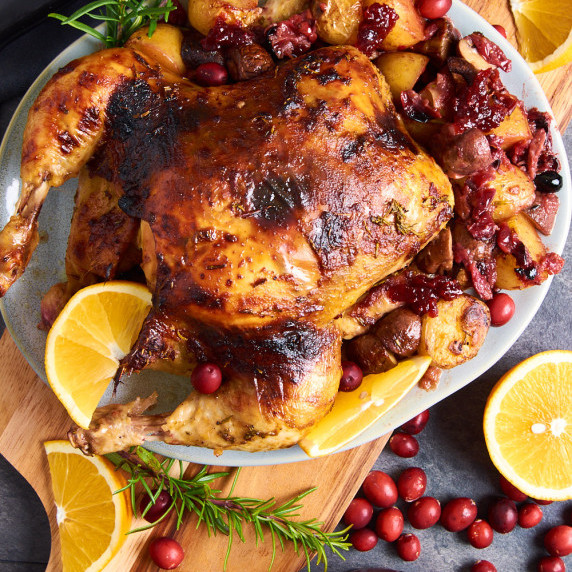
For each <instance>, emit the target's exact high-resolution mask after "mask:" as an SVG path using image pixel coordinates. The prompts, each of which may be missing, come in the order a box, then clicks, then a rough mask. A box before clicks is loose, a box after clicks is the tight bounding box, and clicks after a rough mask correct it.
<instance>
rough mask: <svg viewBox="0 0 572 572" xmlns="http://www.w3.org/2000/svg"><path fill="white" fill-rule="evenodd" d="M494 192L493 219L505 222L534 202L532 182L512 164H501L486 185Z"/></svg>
mask: <svg viewBox="0 0 572 572" xmlns="http://www.w3.org/2000/svg"><path fill="white" fill-rule="evenodd" d="M488 185H489V186H491V187H493V188H494V189H495V191H496V193H495V197H494V199H493V219H494V221H495V222H500V221H503V220H506V219H508V218H510V217H512V216H514V215H516V214H518V213H519V212H520V211H522V210H524V209H526V208H528V207H529V206H531V205H532V203H533V202H534V197H535V190H534V182H533V181H532V180H531V179H530V177H529V176H528V175H527V174H526V173H524V172H523V171H521V170H520V169H519V168H518V167H515V166H514V165H513V164H512V163H509V162H508V161H507V162H503V163H502V164H501V165H500V167H499V168H498V169H497V171H496V173H495V178H494V179H493V180H492V181H490V182H489V183H488Z"/></svg>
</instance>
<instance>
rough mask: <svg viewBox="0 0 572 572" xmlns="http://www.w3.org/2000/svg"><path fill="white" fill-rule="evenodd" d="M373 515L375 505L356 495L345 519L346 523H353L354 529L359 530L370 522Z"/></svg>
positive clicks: (345, 514)
mask: <svg viewBox="0 0 572 572" xmlns="http://www.w3.org/2000/svg"><path fill="white" fill-rule="evenodd" d="M372 516H373V507H372V506H371V503H370V502H369V501H367V500H366V499H362V498H360V497H356V498H355V499H353V500H352V502H351V503H350V504H349V506H348V508H347V509H346V512H345V513H344V516H343V519H344V522H345V523H346V525H348V526H349V525H350V524H351V525H352V526H353V529H354V530H359V529H360V528H363V527H364V526H367V525H368V524H369V521H370V520H371V517H372Z"/></svg>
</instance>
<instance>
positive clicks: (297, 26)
mask: <svg viewBox="0 0 572 572" xmlns="http://www.w3.org/2000/svg"><path fill="white" fill-rule="evenodd" d="M266 38H267V39H268V42H269V44H270V45H271V46H272V51H273V52H274V54H275V56H276V57H277V58H278V59H283V58H295V57H297V56H300V55H302V54H304V53H306V52H307V51H308V50H309V49H310V48H311V47H312V44H313V43H314V42H315V41H316V40H317V39H318V33H317V31H316V20H315V19H314V17H313V16H312V13H311V12H310V10H306V11H305V12H302V13H300V14H294V15H293V16H291V17H290V18H288V19H287V20H284V21H282V22H280V23H278V24H274V25H273V26H271V27H270V28H269V29H268V30H267V31H266Z"/></svg>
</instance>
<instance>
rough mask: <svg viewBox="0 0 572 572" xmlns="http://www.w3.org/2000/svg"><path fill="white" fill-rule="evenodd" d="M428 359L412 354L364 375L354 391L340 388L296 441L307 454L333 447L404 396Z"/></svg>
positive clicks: (364, 428) (416, 380) (313, 455)
mask: <svg viewBox="0 0 572 572" xmlns="http://www.w3.org/2000/svg"><path fill="white" fill-rule="evenodd" d="M430 363H431V358H428V357H414V358H411V359H408V360H405V361H402V362H401V363H399V364H397V365H396V366H395V367H394V368H392V369H390V370H389V371H386V372H383V373H377V374H372V375H367V376H366V377H364V379H363V382H362V384H361V385H360V386H359V387H358V388H357V389H356V390H354V391H348V392H343V391H340V392H339V393H338V394H337V396H336V400H335V401H334V406H333V407H332V410H331V411H330V412H329V413H328V414H327V415H326V416H325V417H324V418H323V419H321V420H320V421H319V422H318V423H317V424H316V425H315V426H314V427H313V428H312V430H311V431H310V432H309V433H308V434H307V435H306V436H305V437H304V438H303V439H302V440H301V441H300V442H299V443H298V444H299V445H300V447H301V448H302V450H303V451H304V452H305V453H306V454H307V455H308V456H310V457H320V456H322V455H327V454H329V453H333V452H335V451H337V450H338V449H340V448H341V447H343V446H344V445H346V444H347V443H349V442H350V441H351V440H352V439H355V438H356V437H357V436H358V435H360V434H361V433H363V432H364V431H365V430H366V429H367V428H368V427H370V426H371V425H373V424H374V423H375V422H377V421H378V420H379V419H380V417H381V416H382V415H384V414H385V413H387V412H388V411H389V410H390V409H391V408H392V407H393V406H394V405H396V404H397V403H398V402H399V401H400V400H401V399H402V398H403V397H405V395H406V394H407V393H408V392H409V391H410V390H411V388H412V387H414V386H415V384H416V383H417V382H418V381H419V380H420V379H421V377H422V376H423V374H424V373H425V371H426V370H427V368H428V367H429V364H430Z"/></svg>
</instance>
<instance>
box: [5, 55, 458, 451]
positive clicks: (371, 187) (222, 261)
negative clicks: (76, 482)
mask: <svg viewBox="0 0 572 572" xmlns="http://www.w3.org/2000/svg"><path fill="white" fill-rule="evenodd" d="M82 167H84V171H83V173H82V177H81V179H80V187H82V188H81V189H80V193H79V196H78V203H77V205H76V214H75V215H74V223H73V225H72V235H71V236H70V243H69V245H68V257H67V261H66V264H67V269H68V275H69V277H70V280H71V281H74V280H75V283H74V284H75V285H74V286H71V287H69V289H70V290H73V289H75V288H77V287H79V286H80V285H81V283H82V281H87V282H89V281H93V280H94V279H105V278H109V277H113V276H114V275H115V274H116V272H117V271H118V269H119V268H120V267H121V266H122V265H123V266H129V264H133V262H134V261H135V260H136V259H137V256H134V254H133V246H134V245H133V236H134V229H137V230H138V231H139V244H140V245H141V247H142V253H141V258H142V267H143V269H144V271H145V274H146V277H147V282H148V285H149V287H150V288H151V290H152V292H153V308H152V310H151V312H150V314H149V316H148V318H147V320H146V322H145V323H144V325H143V328H142V330H141V334H140V336H139V339H138V341H137V342H136V344H135V346H134V347H133V349H132V351H131V353H130V354H129V355H128V356H126V358H125V359H124V360H123V362H122V364H121V366H120V371H119V372H118V377H119V376H121V375H122V374H123V373H131V372H134V371H140V370H141V369H143V368H145V367H151V366H154V367H159V368H161V367H164V365H165V364H166V363H168V362H169V361H174V362H175V363H176V364H177V367H178V369H179V370H180V371H184V370H185V369H189V368H190V367H191V366H192V364H193V363H194V362H196V361H214V362H216V363H218V364H220V366H221V369H222V371H223V374H224V381H223V385H222V386H221V388H220V389H219V390H218V391H217V392H216V393H215V394H212V395H201V394H198V393H192V394H191V395H190V396H189V398H188V399H187V400H186V401H185V402H184V403H183V404H181V405H180V406H179V408H178V409H177V410H176V411H175V412H174V413H173V414H171V415H170V416H166V415H165V416H160V417H157V416H147V417H142V416H141V415H140V414H141V410H142V408H144V407H145V405H143V406H141V405H140V404H139V405H137V406H136V407H135V409H133V407H134V406H108V408H106V409H105V410H102V411H98V412H96V415H95V416H94V421H93V422H92V426H91V428H90V430H88V431H84V430H82V429H76V430H75V431H74V432H72V434H71V439H72V442H74V443H75V444H76V445H77V446H81V447H82V449H83V450H84V451H85V452H88V453H93V452H96V453H104V452H108V451H112V450H117V449H122V448H125V447H128V446H130V445H132V444H137V443H140V442H142V441H144V440H145V439H147V438H149V439H157V438H160V439H163V440H165V441H167V442H171V443H178V444H188V445H199V446H205V447H212V448H234V449H242V450H251V451H253V450H265V449H274V448H279V447H287V446H290V445H292V444H294V443H296V442H297V441H298V440H299V439H300V438H301V436H303V435H304V434H305V433H306V432H307V431H308V430H309V428H310V427H311V426H312V425H313V424H314V423H315V422H317V421H318V420H319V419H320V418H321V417H323V415H325V414H326V413H327V412H328V411H329V409H330V407H331V405H332V403H333V399H334V397H335V394H336V391H337V387H338V383H339V377H340V359H341V358H340V346H341V338H342V333H343V327H342V328H340V327H338V326H337V323H338V322H340V321H339V320H336V318H337V317H339V316H340V315H342V314H343V313H344V312H345V311H346V310H348V309H349V308H351V307H352V306H354V305H355V304H356V302H358V300H360V298H361V297H362V296H363V295H364V294H366V293H367V292H368V291H369V290H370V289H371V288H372V287H373V286H375V285H376V284H377V283H378V282H380V281H381V280H382V279H383V278H384V277H386V276H387V275H389V274H390V273H393V272H395V271H396V270H398V269H400V268H402V267H403V266H404V265H406V264H407V263H408V262H409V261H410V260H411V259H412V258H413V257H414V256H415V255H416V254H417V253H418V252H419V250H420V249H421V248H422V247H423V246H424V245H425V244H427V243H428V242H429V241H430V240H431V239H432V238H433V237H434V236H435V235H436V234H437V233H438V232H439V231H440V229H441V228H443V226H444V225H445V223H446V222H447V220H448V219H449V218H450V217H451V215H452V208H451V207H452V202H453V195H452V191H451V187H450V184H449V181H448V179H447V177H446V176H445V175H444V173H443V172H442V171H441V169H440V168H439V167H438V166H437V165H436V163H435V162H434V161H433V159H431V158H430V157H429V156H428V155H427V154H425V153H424V152H423V151H422V150H421V149H420V148H419V147H418V146H417V145H416V144H415V143H414V142H413V141H412V140H411V138H410V137H409V136H408V135H407V133H406V132H405V130H404V128H403V126H402V122H401V120H400V118H399V117H398V115H397V114H396V112H395V109H394V107H393V105H392V103H391V96H390V94H389V91H388V88H387V86H386V84H385V82H384V81H383V79H382V78H381V77H380V75H379V73H378V72H377V70H376V69H375V67H374V66H373V65H372V64H371V63H370V61H369V60H368V59H367V58H366V57H365V56H363V55H362V54H361V53H360V52H358V51H357V50H356V49H354V48H351V47H328V48H322V49H319V50H316V51H314V52H311V53H309V54H307V55H305V56H303V57H301V58H298V59H296V60H292V61H289V62H288V63H285V64H283V65H281V66H280V67H278V68H276V70H273V71H272V72H270V73H268V74H266V75H264V76H261V77H259V78H256V79H253V80H249V81H245V82H241V83H237V84H234V85H226V86H222V87H217V88H201V87H198V86H196V85H194V84H192V83H190V82H189V81H187V80H185V79H184V78H181V77H179V76H175V75H174V74H173V73H172V72H171V71H169V70H168V69H165V68H164V67H163V68H162V67H161V66H160V65H159V64H158V63H157V62H156V61H154V60H153V59H152V58H151V57H150V56H149V55H145V54H144V53H140V52H138V51H135V50H132V49H128V48H124V49H115V50H104V51H102V52H98V53H97V54H93V55H91V56H87V57H86V58H83V59H81V60H77V61H75V62H73V63H72V64H70V65H69V66H67V67H66V68H64V69H63V70H61V71H60V72H59V73H58V74H57V76H56V77H55V78H54V79H53V80H51V82H50V83H49V84H48V86H46V88H45V89H44V91H43V92H42V94H41V95H40V97H39V98H38V100H37V102H36V104H35V106H34V108H33V109H32V111H31V114H30V118H29V124H28V128H27V130H26V136H25V143H24V154H23V167H22V178H23V181H24V198H23V199H22V200H21V203H20V214H19V215H17V216H16V219H14V220H15V222H14V223H12V222H11V223H10V224H9V226H8V227H7V228H6V229H4V231H2V233H1V234H0V260H1V261H2V267H1V268H0V280H1V281H2V282H1V283H2V284H3V286H2V293H3V292H5V291H6V289H7V288H8V287H9V285H10V284H11V283H12V282H13V281H14V280H15V279H16V278H17V275H19V273H21V272H22V271H23V269H24V266H25V262H26V261H27V259H28V258H29V255H30V254H31V252H32V251H33V248H34V246H35V245H34V236H35V235H36V234H37V230H36V228H35V227H36V216H37V212H38V211H39V208H40V206H41V200H40V199H41V198H42V197H43V196H45V193H46V192H47V186H48V185H59V184H61V183H62V182H63V181H64V180H66V179H67V178H70V177H73V176H76V175H77V174H78V172H79V171H80V169H81V168H82ZM98 186H99V187H98ZM84 187H85V188H84ZM88 187H89V189H88ZM98 188H99V189H100V190H99V191H97V189H98ZM30 189H31V190H30ZM86 189H88V190H92V191H93V194H91V193H90V192H88V191H86ZM99 193H102V194H103V196H101V197H99V198H98V196H99ZM114 195H117V197H118V199H117V205H118V207H119V209H117V207H116V206H115V203H114V201H115V198H114ZM27 197H31V199H29V198H27ZM104 197H107V199H108V200H107V202H106V200H105V199H104ZM30 200H31V201H32V202H31V204H33V207H31V212H28V211H30V209H27V201H30ZM86 205H88V206H86ZM89 205H91V206H89ZM82 208H85V209H87V210H85V212H83V214H82V213H81V209H82ZM102 213H103V214H104V215H105V216H102ZM10 225H11V226H10ZM15 226H19V227H21V226H24V227H25V229H26V231H25V232H24V233H22V232H21V231H19V232H18V234H16V233H15V232H14V231H13V228H14V227H15ZM86 233H96V234H97V235H99V236H100V237H101V240H100V242H99V243H95V242H90V241H89V240H87V241H86ZM22 234H23V235H24V237H23V238H21V237H22ZM110 236H115V238H116V240H114V241H111V242H110V241H109V240H104V239H103V238H104V237H110ZM20 243H21V244H23V245H24V246H23V247H22V246H20V245H19V244H20ZM82 244H83V246H84V250H83V251H82V248H81V245H82ZM22 251H24V252H25V255H23V254H22ZM82 261H83V262H82ZM13 268H18V272H16V273H14V271H13V270H12V269H13ZM94 277H95V278H94ZM340 323H341V322H340Z"/></svg>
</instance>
